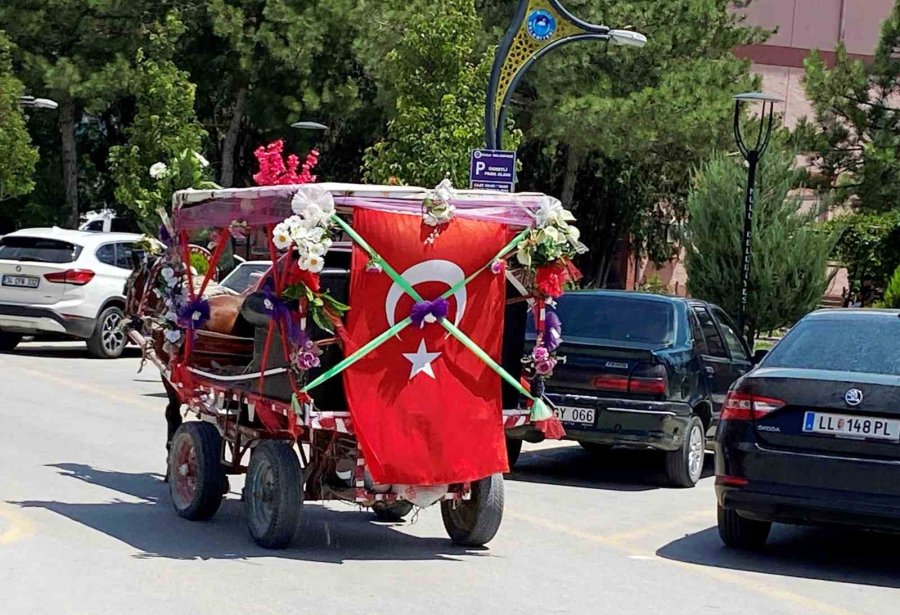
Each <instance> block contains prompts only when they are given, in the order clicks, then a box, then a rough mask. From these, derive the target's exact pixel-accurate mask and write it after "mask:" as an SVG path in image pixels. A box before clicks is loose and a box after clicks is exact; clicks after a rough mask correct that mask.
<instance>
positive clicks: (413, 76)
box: [364, 0, 520, 187]
mask: <svg viewBox="0 0 900 615" xmlns="http://www.w3.org/2000/svg"><path fill="white" fill-rule="evenodd" d="M372 21H373V23H374V24H377V25H376V26H375V27H374V28H373V31H372V32H371V33H370V35H369V36H370V38H369V43H368V50H367V51H368V53H367V54H366V55H367V60H368V62H369V64H368V68H369V69H370V70H372V72H373V73H374V74H375V76H376V79H377V80H378V83H379V87H381V88H382V90H383V94H386V95H387V96H388V97H391V98H393V104H394V113H393V115H392V118H391V120H390V122H389V124H388V127H387V134H386V135H385V137H384V138H383V139H381V140H380V141H378V142H377V143H376V144H375V145H374V146H372V147H371V148H370V149H368V150H367V151H366V154H365V162H364V166H365V177H366V179H368V180H369V181H373V182H382V183H383V182H387V181H389V180H390V179H391V178H396V179H397V180H398V181H400V182H401V183H405V184H413V185H422V186H433V185H435V184H437V183H438V182H439V181H441V180H442V179H443V178H444V176H445V175H446V174H449V175H450V178H451V179H452V180H453V183H454V185H456V186H460V187H464V186H466V185H467V184H468V176H469V155H470V152H471V150H472V149H474V148H477V147H482V146H483V145H484V101H485V97H486V93H487V84H488V79H489V75H490V68H491V63H492V62H493V56H494V49H493V48H489V49H486V50H485V49H484V48H483V46H482V45H480V39H481V37H482V32H483V24H482V21H481V18H480V17H479V16H478V14H477V13H476V11H475V5H474V2H473V0H442V1H440V2H433V1H430V0H414V1H412V2H408V3H406V4H405V5H403V6H402V8H388V9H384V13H383V14H382V15H381V16H379V17H375V18H374V19H373V20H372ZM385 45H389V46H390V47H389V49H387V48H385V47H384V46H385ZM519 136H520V135H519V133H517V132H513V131H510V134H509V136H508V139H507V140H508V141H509V143H508V145H509V146H510V147H512V148H513V149H514V148H515V147H516V145H517V143H518V139H519Z"/></svg>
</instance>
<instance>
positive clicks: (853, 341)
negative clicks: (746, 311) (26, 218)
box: [763, 314, 900, 376]
mask: <svg viewBox="0 0 900 615" xmlns="http://www.w3.org/2000/svg"><path fill="white" fill-rule="evenodd" d="M898 348H900V318H898V317H885V316H884V315H880V314H879V315H875V314H873V315H871V316H869V317H835V318H822V317H818V318H811V319H808V320H801V321H800V322H799V323H797V325H796V326H795V327H794V328H793V329H792V330H791V331H790V332H789V333H788V334H787V335H786V336H785V337H784V339H783V340H781V341H780V342H778V344H777V345H776V346H775V348H773V349H772V352H770V353H769V355H768V356H767V357H766V359H765V361H764V362H763V367H792V368H800V369H821V370H827V371H841V372H866V373H873V374H890V375H894V376H900V352H898Z"/></svg>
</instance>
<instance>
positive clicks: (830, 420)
mask: <svg viewBox="0 0 900 615" xmlns="http://www.w3.org/2000/svg"><path fill="white" fill-rule="evenodd" d="M803 431H805V432H807V433H821V434H828V435H832V436H837V437H844V438H859V439H868V440H889V441H891V442H900V421H898V420H892V419H878V418H874V417H870V416H849V415H846V414H823V413H822V412H807V413H805V414H804V416H803Z"/></svg>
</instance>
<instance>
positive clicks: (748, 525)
mask: <svg viewBox="0 0 900 615" xmlns="http://www.w3.org/2000/svg"><path fill="white" fill-rule="evenodd" d="M716 509H717V513H718V515H717V516H718V525H719V538H721V539H722V542H723V543H725V546H727V547H730V548H732V549H741V550H743V551H756V550H759V549H762V548H763V547H764V546H765V544H766V539H767V538H768V537H769V532H770V531H771V529H772V524H771V523H770V522H768V521H756V520H754V519H745V518H744V517H742V516H740V515H739V514H738V512H737V511H736V510H729V509H726V508H722V507H721V506H719V505H717V506H716Z"/></svg>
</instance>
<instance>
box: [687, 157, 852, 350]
mask: <svg viewBox="0 0 900 615" xmlns="http://www.w3.org/2000/svg"><path fill="white" fill-rule="evenodd" d="M773 145H774V144H773ZM792 164H793V156H791V155H790V154H789V153H787V152H786V151H783V150H779V149H778V148H776V147H772V148H770V150H769V151H768V152H766V156H765V157H764V158H763V160H762V162H761V163H760V171H759V176H758V177H759V179H758V182H757V183H758V185H757V188H756V190H757V201H756V207H755V209H754V217H753V234H752V248H753V253H752V254H753V256H752V266H751V269H750V284H749V295H748V299H747V319H746V331H745V333H746V337H747V339H748V340H750V341H752V340H753V339H754V338H755V335H756V334H757V333H758V332H760V331H771V330H774V329H778V328H780V327H784V326H787V325H789V324H791V323H793V322H795V321H796V320H797V319H799V318H800V317H801V316H803V315H804V314H806V313H807V312H809V311H810V310H812V309H814V308H815V307H816V305H817V304H818V302H819V301H820V300H821V298H822V294H823V293H824V292H825V288H826V287H827V285H828V281H829V275H828V273H827V265H828V257H829V254H830V252H831V249H832V247H833V245H834V239H833V235H832V234H830V233H828V232H827V231H825V230H823V229H822V227H821V226H820V225H817V224H816V223H815V219H816V216H817V214H819V213H820V212H821V210H820V209H819V208H815V207H814V208H811V209H810V208H806V209H804V207H803V202H802V200H801V198H800V197H799V196H797V195H796V193H792V192H791V191H792V190H793V189H794V188H796V187H797V186H798V182H799V179H800V177H801V175H800V174H799V172H798V171H796V170H794V169H793V168H792ZM746 181H747V171H746V168H745V167H744V165H742V164H740V161H739V160H735V159H734V158H730V157H727V156H725V155H723V154H716V155H714V156H713V157H712V158H711V159H710V160H709V161H708V162H707V163H705V164H704V165H703V166H702V167H701V168H700V170H699V171H698V172H697V173H695V174H694V176H693V182H692V186H691V190H690V193H689V195H688V199H687V213H688V218H687V222H686V224H685V228H684V237H683V240H684V249H685V268H686V269H687V274H688V290H689V291H690V293H691V295H692V296H694V297H697V298H700V299H705V300H708V301H713V302H715V303H717V304H719V305H720V306H721V307H722V308H724V309H725V310H726V311H727V312H728V313H730V314H732V315H736V314H737V313H738V311H739V305H740V294H741V282H740V260H741V258H740V255H741V251H742V250H741V236H742V229H743V210H744V187H745V185H746Z"/></svg>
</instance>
